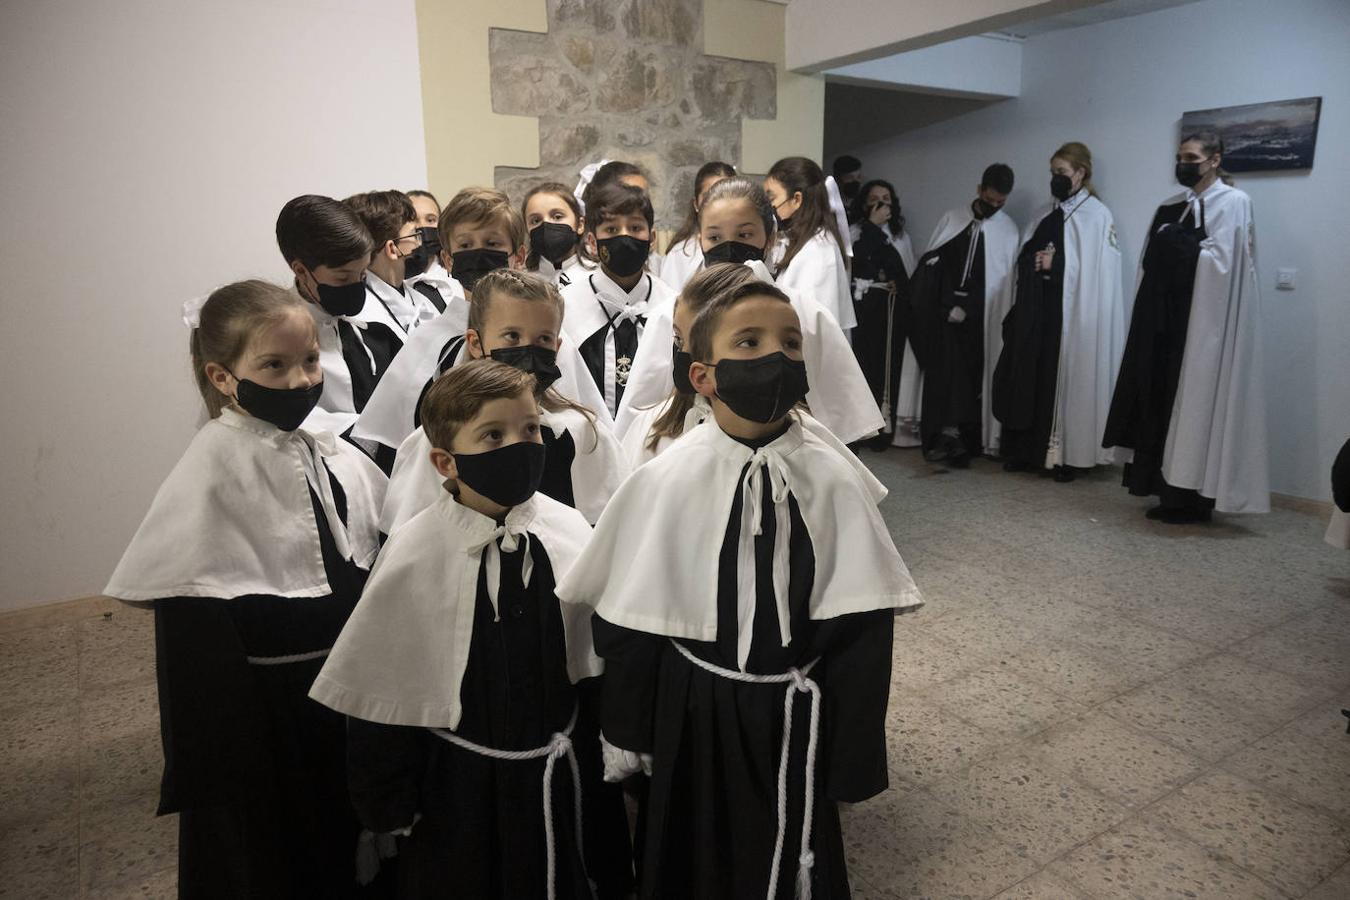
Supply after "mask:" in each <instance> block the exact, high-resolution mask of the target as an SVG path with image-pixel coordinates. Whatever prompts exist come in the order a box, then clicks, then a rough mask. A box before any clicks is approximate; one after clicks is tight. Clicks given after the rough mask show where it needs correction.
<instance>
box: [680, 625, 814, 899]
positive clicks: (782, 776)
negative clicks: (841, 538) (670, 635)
mask: <svg viewBox="0 0 1350 900" xmlns="http://www.w3.org/2000/svg"><path fill="white" fill-rule="evenodd" d="M671 643H672V644H674V645H675V649H676V650H678V651H680V654H681V655H682V656H683V657H684V658H685V659H687V660H689V661H690V662H691V663H693V664H694V665H696V666H698V667H699V668H700V669H703V670H704V671H705V672H711V673H712V674H714V675H720V676H721V677H722V678H726V679H728V680H730V681H739V682H742V683H743V684H786V685H788V690H787V692H786V694H785V696H784V698H783V746H782V749H781V751H780V753H779V757H778V838H777V840H775V841H774V846H773V865H772V866H771V867H770V869H769V893H768V900H774V895H775V894H776V893H777V892H778V873H779V870H780V869H781V867H782V864H783V841H784V839H785V837H786V835H787V769H788V751H789V749H790V748H791V746H792V701H793V700H794V699H795V698H796V695H797V693H798V692H800V693H803V694H810V695H811V730H810V732H809V735H808V737H807V741H806V776H805V783H806V800H805V807H804V808H803V810H802V846H801V852H800V855H799V856H798V857H797V893H796V896H797V900H811V869H812V867H814V866H815V864H816V855H815V854H814V853H812V852H811V820H812V819H813V818H814V817H815V810H816V747H817V743H818V739H819V737H820V685H818V684H816V682H814V681H812V680H811V679H810V678H808V677H807V675H808V674H809V673H810V671H811V670H812V669H813V668H815V665H816V663H818V662H820V659H819V657H817V658H816V659H813V660H811V661H810V662H809V663H807V664H806V665H805V666H802V667H801V668H800V669H796V668H793V669H788V670H787V671H786V672H784V673H783V674H782V675H752V674H750V673H749V672H738V671H736V670H734V669H724V668H722V667H721V666H716V665H713V664H712V663H710V662H707V661H706V660H702V659H699V658H698V657H697V656H695V655H694V654H693V653H690V652H689V650H688V648H686V647H685V646H684V645H683V644H681V643H680V642H679V641H676V640H673V639H672V640H671Z"/></svg>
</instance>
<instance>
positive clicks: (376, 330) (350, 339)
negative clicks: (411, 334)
mask: <svg viewBox="0 0 1350 900" xmlns="http://www.w3.org/2000/svg"><path fill="white" fill-rule="evenodd" d="M276 234H277V246H278V248H279V249H280V250H281V255H282V256H283V257H284V258H285V260H286V264H287V265H288V266H290V268H291V271H292V272H293V273H294V274H295V289H296V291H297V292H298V293H299V294H300V296H301V297H303V298H305V299H306V300H307V301H309V311H310V315H312V316H313V317H314V321H315V323H316V324H317V326H318V329H319V362H320V364H321V366H322V368H323V373H324V378H323V395H322V396H321V397H320V398H319V406H318V408H317V409H316V410H315V412H314V413H313V414H311V419H309V420H306V427H310V428H320V429H323V430H327V431H331V432H333V433H334V434H342V433H343V432H345V431H347V429H349V428H351V426H352V424H353V423H354V422H355V421H356V414H357V413H359V412H360V411H361V410H362V409H364V408H365V405H366V401H367V400H369V399H370V396H371V394H372V393H373V392H374V390H375V386H376V385H377V384H378V383H379V381H380V378H381V377H383V375H384V373H385V372H386V371H387V370H388V369H389V366H390V364H391V363H392V362H393V360H394V356H395V355H396V354H397V353H398V351H399V349H400V348H401V347H402V345H403V342H402V340H401V336H402V330H401V329H400V327H399V325H398V324H397V323H396V322H395V321H394V319H393V318H392V317H391V316H390V315H389V314H388V313H387V312H386V311H385V310H384V309H383V307H381V306H380V305H379V304H378V303H375V302H374V301H373V300H371V298H370V297H369V296H368V295H367V292H366V286H365V274H366V269H367V268H368V267H369V265H370V255H371V251H372V250H373V249H374V241H373V240H372V239H371V236H370V232H369V231H368V230H367V229H366V226H365V223H363V222H362V221H361V218H360V217H359V216H358V215H357V214H356V213H355V212H353V211H352V209H351V208H350V207H348V206H347V205H346V204H343V203H341V202H339V201H337V200H334V199H332V198H331V197H321V196H319V195H317V194H306V195H304V196H300V197H296V198H295V199H293V200H291V201H290V202H288V203H287V204H286V205H285V206H283V207H282V208H281V213H280V215H278V216H277V226H276Z"/></svg>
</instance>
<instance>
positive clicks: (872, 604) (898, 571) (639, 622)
mask: <svg viewBox="0 0 1350 900" xmlns="http://www.w3.org/2000/svg"><path fill="white" fill-rule="evenodd" d="M752 460H754V461H755V465H752V466H751V467H750V474H749V477H748V478H747V480H748V481H749V482H750V486H749V490H750V491H751V493H752V496H753V494H754V492H756V491H758V489H759V485H760V481H759V479H760V478H762V477H768V478H770V479H771V481H772V483H773V484H774V488H775V490H774V494H775V498H774V499H775V509H776V510H777V513H778V521H779V523H780V527H779V531H778V535H777V540H778V542H779V544H778V545H779V546H780V547H785V546H786V541H787V536H786V535H785V534H784V533H783V528H784V527H785V520H786V515H787V513H786V505H787V496H788V494H789V493H790V494H791V496H793V497H795V498H796V499H797V503H798V505H799V508H800V510H801V516H802V520H803V522H804V524H805V525H806V529H807V531H808V533H809V535H810V539H811V544H812V548H813V551H814V555H815V579H814V582H813V584H812V587H811V596H810V600H809V612H808V615H809V616H810V618H812V619H814V620H824V619H830V618H834V617H837V616H842V615H847V614H849V613H859V612H868V611H871V610H878V609H891V608H902V607H911V606H916V605H918V604H920V603H922V599H921V598H920V596H919V592H918V589H917V588H916V587H915V586H914V581H913V579H912V578H911V577H910V575H909V570H908V569H907V568H906V567H905V564H904V561H903V560H901V558H900V554H899V553H898V552H897V551H896V549H895V544H894V543H893V542H892V541H891V536H890V533H889V532H888V531H887V529H886V524H885V522H883V521H882V519H881V514H880V512H878V511H877V508H876V505H875V504H874V503H873V501H872V498H871V497H870V496H869V495H868V493H867V489H866V488H865V487H864V485H863V483H862V481H861V480H860V479H859V478H858V476H857V474H856V473H855V472H854V470H853V468H852V467H851V466H850V465H849V464H848V463H846V462H845V461H844V460H843V458H842V457H840V455H839V453H838V452H837V451H836V450H835V449H834V448H833V447H831V446H829V445H827V444H826V443H825V442H823V441H821V440H820V439H819V438H818V437H816V436H815V435H813V434H811V433H810V432H807V431H805V430H803V428H802V426H801V424H800V423H799V422H796V421H794V422H792V424H791V425H790V427H789V428H788V430H787V432H786V433H785V434H784V435H783V436H782V437H780V438H778V439H777V440H775V441H773V442H772V443H770V444H769V445H767V446H766V447H763V448H760V449H759V450H751V449H750V448H749V447H746V446H745V445H744V444H741V443H739V442H738V441H736V440H734V439H732V438H731V437H729V436H727V434H726V433H725V432H723V431H722V429H721V428H718V427H716V426H715V425H713V424H708V425H702V426H699V427H697V428H694V429H691V430H690V432H689V433H688V434H686V435H685V436H684V437H682V438H681V439H680V440H678V441H676V442H675V444H674V445H673V446H671V448H670V449H669V450H667V451H666V452H665V453H663V454H661V455H660V456H658V457H657V458H656V459H654V460H652V461H651V462H649V463H647V464H646V465H644V466H642V467H641V468H640V469H638V470H637V471H636V472H634V473H633V474H632V475H631V476H630V477H629V479H628V480H627V481H626V482H624V484H623V487H621V488H620V489H619V492H618V493H617V494H615V495H614V499H613V500H611V501H610V504H609V506H608V507H607V508H606V509H605V512H604V514H603V515H602V516H601V517H600V522H599V523H598V524H597V525H596V528H595V536H594V538H593V539H592V540H591V542H590V543H589V544H587V546H586V549H585V551H584V552H583V553H582V555H581V557H580V558H579V559H578V560H577V563H576V565H575V566H574V567H573V568H572V570H571V572H569V573H568V575H567V577H566V578H564V579H562V580H561V581H560V582H559V584H558V588H557V594H558V597H559V599H561V600H563V601H564V602H566V603H575V604H580V605H584V606H587V607H591V608H593V609H594V610H595V611H596V612H597V613H598V614H599V615H600V616H601V617H603V618H604V619H605V620H606V621H608V622H612V623H613V624H615V625H619V626H621V627H624V628H631V629H634V630H637V631H644V632H647V633H648V634H656V635H664V636H666V637H674V638H685V639H689V640H696V641H712V640H716V639H717V583H718V566H719V557H720V554H721V549H722V536H723V535H724V534H725V533H726V527H727V522H728V521H729V520H730V517H731V508H732V504H733V502H734V500H735V498H736V495H737V492H738V491H742V490H745V489H746V488H745V486H743V484H742V478H741V472H742V470H743V469H745V468H746V466H747V464H749V463H751V461H752ZM780 492H781V494H780ZM750 502H752V503H757V502H758V501H757V500H752V501H750ZM742 519H743V525H744V528H743V532H742V536H741V542H742V547H743V549H744V544H745V536H746V533H749V532H750V531H751V529H752V528H753V527H754V526H756V525H757V524H758V522H757V521H755V519H756V517H755V516H754V515H753V514H747V515H745V516H743V517H742ZM677 538H678V539H677ZM751 547H753V537H752V538H751ZM776 556H780V557H781V568H783V569H784V570H785V569H786V554H776ZM744 559H745V557H744V554H742V563H741V564H740V566H739V568H740V572H739V573H738V574H739V576H740V577H741V578H742V584H744V583H745V581H744V578H745V576H746V571H745V568H746V567H745V564H744ZM750 566H751V567H753V550H751V552H750ZM779 568H780V566H779V565H776V566H775V570H776V571H775V575H774V581H775V584H776V585H781V586H782V589H781V590H779V591H778V592H777V593H778V602H779V610H778V618H779V626H780V629H782V631H783V643H784V645H786V644H787V643H788V642H789V640H790V637H791V635H790V632H789V628H788V623H787V618H786V609H785V605H786V584H787V573H786V571H778V569H779ZM749 583H750V584H752V585H753V583H754V582H753V581H751V582H749ZM755 602H756V598H755V591H754V590H753V589H752V590H749V591H745V590H742V591H740V595H739V603H740V614H739V617H738V618H739V621H740V622H741V628H740V634H739V635H738V644H739V645H740V649H741V662H742V664H744V655H745V652H746V651H747V650H748V642H747V637H748V632H749V629H750V628H751V624H752V623H753V620H754V605H755Z"/></svg>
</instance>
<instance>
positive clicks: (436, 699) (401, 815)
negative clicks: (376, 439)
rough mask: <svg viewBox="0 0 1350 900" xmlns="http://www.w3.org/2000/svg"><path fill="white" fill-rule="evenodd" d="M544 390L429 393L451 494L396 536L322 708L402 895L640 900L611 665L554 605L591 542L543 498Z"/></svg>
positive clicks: (324, 687) (528, 383)
mask: <svg viewBox="0 0 1350 900" xmlns="http://www.w3.org/2000/svg"><path fill="white" fill-rule="evenodd" d="M534 389H535V382H534V377H533V376H532V375H530V374H528V373H526V372H523V371H521V370H520V369H517V368H515V367H512V366H508V365H505V364H503V363H500V362H496V361H492V360H478V361H474V362H469V363H465V364H463V365H461V366H457V367H455V368H454V369H452V370H451V371H450V372H449V373H448V374H446V375H445V376H443V377H442V378H441V379H439V380H438V381H436V383H435V384H434V385H433V386H432V388H431V390H430V391H428V392H427V395H426V397H425V398H424V399H423V401H422V422H423V425H424V427H425V428H426V429H427V435H428V437H429V439H430V442H431V446H432V448H433V449H432V450H431V451H430V456H431V461H432V463H433V464H434V465H435V467H436V469H437V471H438V472H439V473H440V474H441V476H442V477H443V478H444V479H446V483H447V485H448V486H449V490H448V491H447V492H446V493H445V494H444V495H443V496H442V497H441V498H440V499H439V500H438V501H437V502H436V503H435V504H433V505H432V506H430V507H428V508H426V509H424V510H422V511H421V512H420V513H418V514H417V515H416V516H414V517H413V518H411V519H410V520H409V521H408V522H407V523H405V524H404V525H403V526H402V527H400V528H399V529H398V530H397V531H396V533H395V534H394V535H393V536H392V537H391V538H390V540H389V542H388V544H386V546H385V548H384V550H383V552H382V555H381V557H380V562H379V565H378V566H377V567H376V569H375V572H374V574H373V575H372V577H371V580H370V583H369V585H368V586H367V587H366V590H365V592H364V594H363V595H362V597H361V601H360V603H359V604H358V606H357V608H356V611H355V612H354V613H353V615H352V619H351V621H350V623H349V624H348V626H347V628H346V629H345V630H344V631H343V633H342V636H341V637H340V638H339V640H338V643H337V646H336V647H335V648H334V650H333V653H332V655H331V656H330V658H329V660H328V662H327V664H326V665H325V666H324V669H323V671H322V672H321V673H320V675H319V677H318V679H317V680H316V681H315V684H314V688H313V691H312V692H311V696H313V697H314V698H315V699H317V700H319V701H320V702H322V703H324V704H326V705H328V706H330V707H332V708H333V709H336V710H339V711H341V712H344V713H346V714H347V715H349V716H350V717H351V718H350V720H349V726H348V728H349V744H348V754H349V766H350V784H351V791H352V797H353V800H354V802H355V804H356V807H357V811H358V813H359V814H360V816H361V819H362V822H363V823H364V824H365V825H366V827H367V828H369V829H370V830H371V831H373V832H376V833H378V834H382V835H388V834H397V835H399V838H398V857H399V859H398V865H397V870H396V873H397V882H398V896H400V897H405V898H424V897H425V898H431V897H437V898H439V897H447V896H452V897H475V898H487V897H500V898H516V897H545V896H547V897H549V898H554V897H559V898H588V897H590V896H591V895H592V894H591V890H592V889H591V883H592V882H593V883H594V884H595V885H596V888H597V893H598V896H600V897H622V896H625V895H626V894H627V893H628V892H630V891H631V890H632V863H631V858H632V851H631V847H630V845H629V840H628V832H627V823H626V821H625V818H624V810H623V805H622V797H621V795H620V793H619V791H618V790H617V788H615V787H613V786H611V785H604V784H603V783H602V781H601V759H600V748H599V736H598V727H597V724H596V722H595V717H594V713H593V712H592V706H593V703H592V702H591V696H592V695H593V694H594V693H595V691H596V690H597V688H596V686H595V678H594V676H596V675H598V674H599V673H600V669H601V664H600V660H599V659H598V658H597V657H596V656H595V654H594V651H593V649H592V641H591V630H590V623H589V620H588V618H587V616H586V615H585V614H584V613H583V612H582V611H580V610H578V609H576V608H570V607H562V606H561V605H560V604H559V603H558V600H557V598H556V597H555V596H554V592H553V586H554V582H555V580H556V578H557V577H559V576H560V575H561V574H563V573H565V572H566V571H567V569H568V568H569V567H570V566H571V564H572V562H573V560H574V559H575V558H576V556H577V554H578V553H579V552H580V549H581V547H582V545H583V544H584V543H585V541H586V540H587V538H588V537H589V536H590V526H589V525H587V524H586V520H585V519H584V518H583V517H582V516H581V514H580V513H578V512H577V511H576V510H574V509H571V508H570V507H566V506H563V505H562V504H560V503H558V502H557V501H555V500H552V499H551V498H549V497H547V496H545V495H543V494H541V493H538V491H537V489H538V486H539V481H540V478H541V476H542V473H543V468H544V454H545V449H544V444H543V443H542V438H541V433H540V432H541V426H540V411H539V407H538V405H537V403H536V401H535V395H534ZM583 679H589V681H583ZM578 775H579V777H578Z"/></svg>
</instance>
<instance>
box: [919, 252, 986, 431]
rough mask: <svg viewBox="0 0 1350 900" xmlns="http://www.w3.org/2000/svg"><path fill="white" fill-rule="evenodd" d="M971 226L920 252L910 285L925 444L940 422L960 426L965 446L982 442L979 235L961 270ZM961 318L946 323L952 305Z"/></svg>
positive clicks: (981, 263) (981, 264)
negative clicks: (970, 258)
mask: <svg viewBox="0 0 1350 900" xmlns="http://www.w3.org/2000/svg"><path fill="white" fill-rule="evenodd" d="M970 239H971V228H970V226H967V227H966V228H964V229H962V230H961V232H960V233H959V234H957V235H956V236H955V237H953V238H952V239H951V240H949V241H947V243H945V244H943V245H942V246H941V247H938V248H936V249H934V250H930V251H928V252H927V253H925V254H924V255H923V256H922V257H921V258H920V259H919V263H918V266H917V267H916V269H915V274H914V278H913V280H912V282H911V284H910V299H911V304H912V306H913V315H914V318H913V330H914V333H913V337H912V338H911V342H912V345H913V347H914V355H915V357H916V358H917V360H918V362H919V367H920V368H922V369H923V411H922V413H921V414H920V422H919V433H920V436H921V437H922V439H923V446H924V448H925V449H930V448H932V446H933V445H934V443H935V442H936V441H937V438H938V437H939V436H940V435H941V434H942V429H943V428H945V427H955V428H957V429H959V430H960V433H961V439H962V441H963V442H964V443H965V445H966V450H967V451H968V452H970V453H972V454H977V453H979V452H980V450H981V449H982V447H983V438H982V436H981V431H982V430H983V426H982V425H981V420H982V418H983V408H982V406H981V395H982V394H983V391H984V363H985V360H984V234H983V232H981V233H980V235H979V237H978V238H977V240H978V241H979V243H978V244H977V245H976V249H975V257H974V262H973V265H972V266H971V269H970V273H969V275H966V273H965V266H966V256H967V252H968V250H969V249H970ZM956 306H960V307H961V308H962V309H964V310H965V313H966V317H965V319H964V320H962V321H961V322H951V321H949V319H948V317H949V316H950V315H951V312H952V309H953V307H956Z"/></svg>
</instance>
